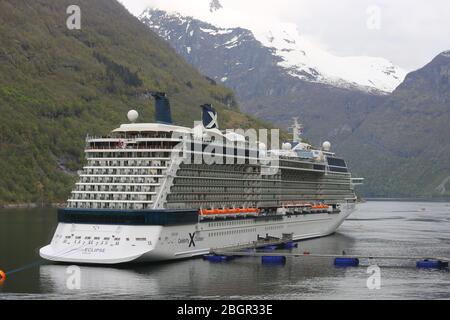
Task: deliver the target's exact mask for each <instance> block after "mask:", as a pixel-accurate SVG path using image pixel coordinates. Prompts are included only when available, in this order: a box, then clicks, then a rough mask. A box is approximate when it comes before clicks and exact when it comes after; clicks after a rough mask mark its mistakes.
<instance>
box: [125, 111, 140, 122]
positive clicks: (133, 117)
mask: <svg viewBox="0 0 450 320" xmlns="http://www.w3.org/2000/svg"><path fill="white" fill-rule="evenodd" d="M127 117H128V120H129V121H130V122H135V121H136V120H137V118H138V117H139V113H138V112H137V111H136V110H130V111H128V114H127Z"/></svg>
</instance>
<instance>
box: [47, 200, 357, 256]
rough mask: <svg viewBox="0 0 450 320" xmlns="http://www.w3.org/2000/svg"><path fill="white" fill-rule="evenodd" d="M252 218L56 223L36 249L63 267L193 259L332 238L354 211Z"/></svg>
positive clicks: (345, 208) (344, 208) (351, 206)
mask: <svg viewBox="0 0 450 320" xmlns="http://www.w3.org/2000/svg"><path fill="white" fill-rule="evenodd" d="M354 208H355V204H354V203H348V204H345V205H343V206H342V208H341V212H340V213H312V214H303V215H291V216H281V217H277V218H275V219H274V218H273V217H272V218H256V219H238V220H229V219H228V220H223V219H216V220H210V221H203V222H199V223H197V224H187V225H177V226H156V225H155V226H148V225H144V226H133V225H94V224H70V223H59V224H58V227H57V229H56V232H55V235H54V237H53V240H52V242H51V243H50V244H49V245H47V246H45V247H43V248H42V249H41V250H40V255H41V257H42V258H44V259H47V260H51V261H57V262H65V263H82V264H85V263H86V264H119V263H129V262H154V261H166V260H174V259H184V258H191V257H195V256H199V255H204V254H207V253H209V252H210V251H211V250H214V249H221V248H226V247H233V246H237V245H251V244H252V243H253V242H254V241H255V240H256V239H257V237H258V236H262V237H263V236H266V235H269V236H273V237H278V238H281V237H282V235H283V234H292V235H293V239H294V240H302V239H309V238H315V237H322V236H326V235H329V234H332V233H334V232H335V231H336V229H337V228H338V227H339V226H340V225H341V224H342V222H343V221H344V220H345V219H346V218H347V216H348V215H349V214H350V213H351V212H352V211H353V210H354Z"/></svg>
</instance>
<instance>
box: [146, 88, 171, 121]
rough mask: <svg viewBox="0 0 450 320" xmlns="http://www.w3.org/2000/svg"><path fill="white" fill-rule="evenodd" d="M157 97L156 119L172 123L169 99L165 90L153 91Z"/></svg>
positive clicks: (154, 96)
mask: <svg viewBox="0 0 450 320" xmlns="http://www.w3.org/2000/svg"><path fill="white" fill-rule="evenodd" d="M151 95H152V97H153V98H155V121H156V122H158V123H164V124H172V115H171V113H170V103H169V99H167V96H166V94H165V93H164V92H152V93H151Z"/></svg>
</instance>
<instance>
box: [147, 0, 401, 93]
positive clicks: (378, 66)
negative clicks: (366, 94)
mask: <svg viewBox="0 0 450 320" xmlns="http://www.w3.org/2000/svg"><path fill="white" fill-rule="evenodd" d="M165 3H167V2H161V7H160V8H159V9H161V10H164V11H166V12H169V13H170V14H175V15H177V16H178V17H179V18H186V17H192V18H195V19H198V20H201V21H203V22H207V23H209V24H211V25H213V26H215V27H217V28H222V29H223V28H226V29H230V28H236V27H240V28H245V29H248V30H250V31H251V32H252V33H253V35H254V36H255V38H256V39H257V40H258V41H259V42H261V43H262V44H263V45H264V46H266V47H268V48H273V51H274V54H275V55H276V56H278V57H280V60H281V61H280V62H279V66H280V67H282V68H284V69H286V72H287V73H288V74H290V75H291V76H293V77H297V78H300V79H303V80H306V81H313V82H320V83H326V84H330V85H333V86H338V87H347V88H357V89H361V90H367V91H381V92H392V91H393V90H394V89H395V88H396V87H397V86H398V85H399V84H400V83H401V82H402V81H403V80H404V78H405V76H406V71H404V70H403V69H401V68H400V67H398V66H396V65H394V64H392V63H391V62H390V61H388V60H386V59H384V58H378V57H369V56H350V57H341V56H336V55H334V54H332V53H330V52H328V51H326V50H324V49H322V48H321V46H320V45H317V44H316V43H315V42H314V41H312V40H311V39H309V38H308V37H307V36H306V35H303V34H301V33H300V32H299V31H298V27H297V25H296V24H293V23H285V22H280V21H278V20H277V19H276V18H275V17H270V16H269V17H259V16H257V15H255V16H249V15H248V14H246V13H245V12H243V11H240V10H236V9H233V8H230V7H228V6H226V5H225V7H223V6H222V4H221V3H220V2H219V0H196V1H195V6H194V5H192V3H191V2H189V5H187V4H186V3H187V2H186V1H171V2H170V4H171V5H170V6H169V5H165ZM174 3H176V4H177V5H176V6H174V5H173V4H174ZM174 8H176V9H174ZM145 14H147V15H149V14H151V10H146V11H145V12H144V13H143V14H142V15H141V17H140V18H141V19H142V16H143V15H145Z"/></svg>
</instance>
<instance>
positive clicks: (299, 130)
mask: <svg viewBox="0 0 450 320" xmlns="http://www.w3.org/2000/svg"><path fill="white" fill-rule="evenodd" d="M293 120H294V124H293V126H292V127H290V128H291V129H292V140H293V141H294V142H301V138H300V136H301V135H302V134H303V125H302V124H301V123H299V122H298V117H294V118H293Z"/></svg>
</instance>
